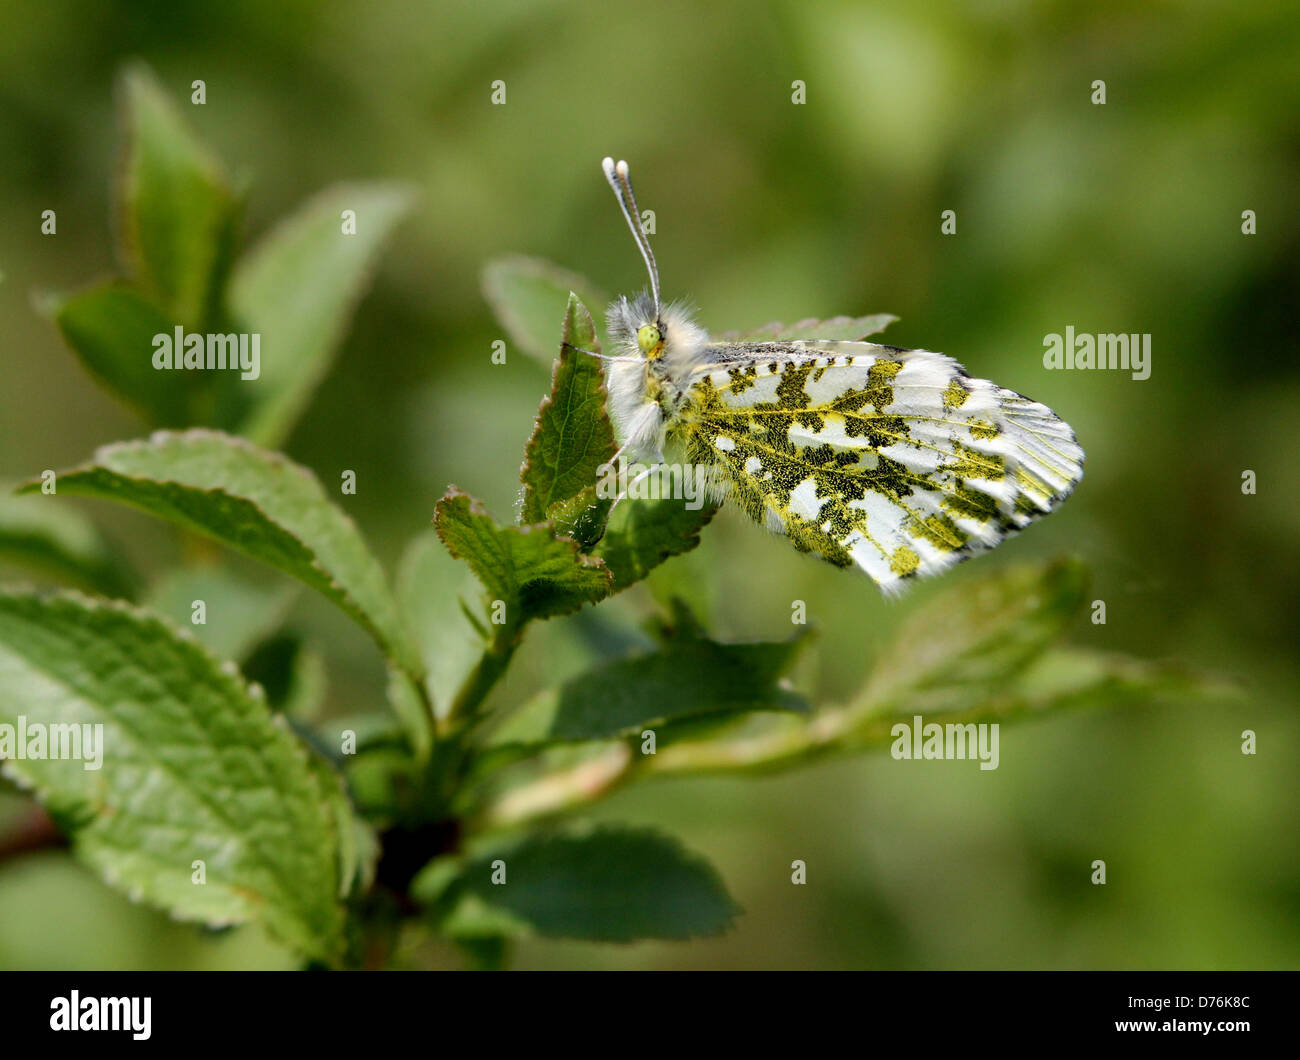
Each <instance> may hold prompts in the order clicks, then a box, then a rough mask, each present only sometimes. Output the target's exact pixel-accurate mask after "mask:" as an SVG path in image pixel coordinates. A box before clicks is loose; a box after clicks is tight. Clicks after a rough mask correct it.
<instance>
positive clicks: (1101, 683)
mask: <svg viewBox="0 0 1300 1060" xmlns="http://www.w3.org/2000/svg"><path fill="white" fill-rule="evenodd" d="M1235 691H1236V690H1235V689H1234V688H1233V687H1232V686H1230V685H1226V684H1224V683H1223V682H1221V681H1219V680H1217V679H1215V678H1212V677H1209V676H1207V675H1204V674H1197V673H1195V672H1193V671H1190V670H1188V669H1187V668H1185V667H1183V666H1181V665H1178V664H1173V663H1163V662H1149V661H1146V660H1143V659H1133V658H1130V657H1128V656H1124V655H1117V654H1111V653H1106V652H1096V651H1091V650H1087V649H1082V648H1069V647H1067V648H1055V649H1051V650H1048V651H1047V652H1045V653H1043V654H1042V655H1040V656H1039V657H1038V658H1036V659H1034V660H1033V661H1032V662H1031V663H1030V664H1029V665H1028V666H1027V667H1025V668H1024V669H1023V670H1022V671H1021V672H1020V673H1019V674H1018V675H1017V676H1016V677H1015V678H1014V679H1013V680H1010V681H1008V682H1007V683H1006V684H1005V685H1002V686H1000V687H993V688H990V689H988V690H987V692H986V694H984V695H982V696H975V697H972V698H970V699H967V700H965V701H958V700H950V701H948V704H947V709H936V708H933V707H926V708H922V707H920V706H918V707H916V708H915V709H913V708H912V707H910V706H904V705H900V706H899V708H898V709H897V710H895V711H891V712H887V713H874V714H871V715H869V716H868V717H866V718H859V719H858V720H857V721H856V722H855V724H854V726H853V730H852V731H851V732H850V733H849V734H847V736H846V739H845V743H844V746H845V749H853V750H860V749H864V748H868V747H873V746H886V745H888V744H889V743H890V742H891V741H892V740H893V735H892V733H891V729H892V727H893V726H894V725H895V724H897V723H898V722H899V721H900V720H908V721H910V719H911V717H912V716H913V714H922V716H923V717H924V719H925V720H926V721H927V722H928V721H932V720H933V721H942V722H943V723H945V724H947V723H950V722H955V723H958V724H968V723H972V722H973V723H976V724H980V723H985V722H1003V721H1014V720H1017V719H1019V718H1022V717H1028V716H1033V715H1045V714H1051V713H1056V712H1057V711H1061V710H1070V709H1075V708H1088V707H1115V706H1120V705H1122V704H1125V703H1139V702H1144V701H1147V700H1150V699H1152V698H1154V697H1159V696H1177V697H1179V698H1180V699H1182V700H1186V699H1187V698H1189V697H1192V696H1197V697H1201V696H1213V695H1231V694H1234V693H1235Z"/></svg>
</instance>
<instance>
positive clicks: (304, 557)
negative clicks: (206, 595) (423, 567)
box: [24, 430, 421, 675]
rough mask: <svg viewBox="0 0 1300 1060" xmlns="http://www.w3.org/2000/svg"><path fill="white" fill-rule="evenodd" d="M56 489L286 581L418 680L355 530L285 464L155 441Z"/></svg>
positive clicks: (259, 454) (246, 448)
mask: <svg viewBox="0 0 1300 1060" xmlns="http://www.w3.org/2000/svg"><path fill="white" fill-rule="evenodd" d="M57 482H58V489H59V491H60V492H61V493H69V494H81V495H84V496H90V497H100V498H103V499H105V500H112V501H117V502H119V503H122V504H128V505H130V506H132V507H135V508H139V509H141V510H142V511H146V512H148V513H149V514H151V515H155V516H158V517H159V518H162V519H168V520H170V521H172V522H174V523H178V524H179V525H181V526H185V527H188V528H189V529H191V530H197V531H198V532H199V533H202V534H206V535H208V536H209V537H213V538H215V539H216V540H218V541H220V542H222V543H223V544H226V545H229V546H230V547H231V548H234V549H237V550H238V551H240V552H243V553H244V554H245V555H248V556H252V557H253V558H254V559H257V560H261V561H262V562H263V563H267V564H269V565H270V566H272V567H276V568H278V569H279V570H282V571H284V572H286V573H288V574H292V575H293V576H294V577H296V578H298V579H299V580H301V581H303V582H305V583H306V584H307V585H310V586H311V587H312V588H314V589H317V590H318V591H320V592H321V593H323V594H324V595H325V596H327V597H328V598H329V599H330V600H332V601H334V602H335V603H336V604H338V605H339V607H341V608H342V609H343V610H344V611H346V612H347V613H348V614H349V615H351V616H352V617H353V618H354V619H356V620H357V621H358V622H359V623H360V624H361V625H362V626H363V627H364V628H365V629H367V630H368V631H369V632H370V633H371V634H372V635H373V636H374V638H375V639H376V641H378V642H379V645H380V647H381V648H382V649H383V650H384V651H385V653H386V654H387V655H388V656H389V657H390V658H392V659H394V660H395V661H396V663H397V665H399V666H402V667H403V668H405V669H407V670H408V671H410V672H411V673H412V674H416V675H419V674H420V670H421V667H420V662H419V659H418V656H417V655H416V654H415V651H414V648H412V647H411V645H410V644H409V642H408V640H407V637H406V632H405V629H404V628H403V626H402V625H401V622H400V620H399V618H398V615H397V605H396V604H395V603H394V601H393V598H392V595H391V594H390V592H389V589H388V584H387V579H386V578H385V576H384V572H383V569H382V568H381V567H380V566H379V563H378V561H376V560H375V558H374V556H373V555H371V553H370V550H369V548H368V547H367V546H366V543H365V540H364V539H363V538H362V536H361V534H360V532H359V531H358V530H357V528H356V525H355V524H354V523H353V522H352V520H351V519H350V518H348V516H347V515H345V514H344V513H343V512H342V511H341V510H339V509H338V508H337V507H336V506H335V505H334V504H333V503H331V501H330V500H329V498H328V497H327V496H326V495H325V491H324V490H323V489H322V488H321V485H320V483H319V482H318V481H317V480H316V478H315V476H314V475H312V474H311V472H309V471H308V470H307V469H306V468H303V467H301V466H299V465H297V464H295V463H293V462H292V461H290V460H288V459H287V458H285V457H284V456H281V455H280V454H278V453H270V452H267V451H266V450H263V449H258V448H257V447H256V446H254V445H251V444H250V443H248V442H246V441H244V440H243V439H242V438H232V437H230V436H229V435H224V434H220V433H217V432H215V431H204V430H194V431H186V432H184V433H170V432H164V431H160V432H158V433H156V434H155V435H154V436H153V437H152V438H151V439H150V440H149V441H147V442H145V441H141V442H122V443H118V444H115V445H108V446H104V447H102V448H101V449H99V450H97V451H96V453H95V455H94V458H93V459H92V461H91V462H90V463H89V464H85V465H82V466H81V467H76V468H72V469H71V470H68V471H62V472H59V474H58V476H57ZM37 488H38V485H37V484H32V485H29V486H26V487H24V489H26V490H27V491H28V492H32V491H34V490H35V489H37Z"/></svg>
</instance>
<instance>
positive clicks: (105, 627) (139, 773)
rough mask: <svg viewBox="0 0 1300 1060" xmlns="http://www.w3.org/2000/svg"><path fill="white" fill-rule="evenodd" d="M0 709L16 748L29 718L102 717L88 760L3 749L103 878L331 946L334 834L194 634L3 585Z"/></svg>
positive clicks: (193, 914) (167, 905)
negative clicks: (201, 877)
mask: <svg viewBox="0 0 1300 1060" xmlns="http://www.w3.org/2000/svg"><path fill="white" fill-rule="evenodd" d="M0 718H2V719H3V721H4V722H5V723H6V724H7V725H10V726H14V727H15V730H16V728H17V727H18V726H19V725H22V726H24V729H25V732H26V734H27V736H28V744H27V749H28V750H31V748H32V745H31V742H30V741H31V738H32V737H31V734H32V733H33V732H34V731H36V730H35V729H34V728H33V727H34V726H38V725H39V726H44V727H49V726H54V725H65V726H67V725H70V726H77V728H75V729H71V730H62V731H64V732H66V733H69V734H70V733H72V732H76V733H81V734H84V732H85V731H86V730H84V729H83V728H81V726H86V725H90V726H102V729H99V730H95V729H91V730H89V731H90V732H91V733H92V734H94V733H95V732H99V733H100V736H99V737H98V738H97V739H95V740H94V746H95V747H96V748H97V749H98V750H96V751H95V753H94V754H90V755H87V751H88V750H89V748H90V746H91V744H90V743H86V744H83V745H82V748H81V753H82V755H83V756H85V758H84V760H78V759H76V758H71V757H67V756H66V755H65V756H63V757H58V758H55V757H51V756H49V755H48V752H49V751H50V750H51V749H52V748H51V747H48V746H47V748H46V751H47V756H46V757H42V758H37V757H26V756H23V757H19V754H18V750H17V745H15V746H14V747H13V748H12V749H11V748H8V747H6V748H5V749H4V755H5V757H6V758H7V759H8V761H6V762H5V766H4V768H5V771H6V773H7V774H8V775H9V776H10V777H12V778H14V779H16V780H17V781H19V782H20V783H21V784H23V785H24V786H27V787H30V788H33V789H34V790H35V792H36V794H37V796H38V797H39V798H40V799H41V801H42V802H43V803H44V804H45V806H46V808H47V809H48V810H49V811H50V813H51V814H52V815H53V816H54V818H55V820H56V821H57V822H58V823H59V825H60V827H61V828H62V829H63V830H64V831H65V832H66V833H67V834H68V835H69V836H70V838H71V840H72V844H73V848H74V850H75V852H76V853H77V855H78V856H79V857H81V858H82V859H83V860H84V861H86V862H87V863H88V864H90V865H91V866H92V867H93V868H94V869H95V870H96V871H97V872H99V873H100V874H101V875H103V876H104V877H105V878H106V879H107V880H108V881H109V882H110V883H112V884H113V885H114V886H117V887H119V888H121V889H123V890H125V891H126V892H127V893H128V894H131V895H133V896H137V897H140V898H143V899H145V900H146V901H149V902H151V903H152V904H155V905H158V906H161V907H162V908H164V909H167V910H169V911H170V912H171V913H172V914H173V915H175V916H177V917H180V918H182V919H188V920H199V921H202V922H204V923H207V924H213V925H219V924H233V923H243V922H247V921H258V922H260V923H262V924H263V925H265V926H266V927H267V928H268V929H269V930H270V931H272V932H273V933H274V934H275V935H277V936H278V937H280V938H281V939H283V940H284V941H286V942H288V943H289V944H291V945H292V946H294V947H296V948H297V949H298V950H300V951H301V952H303V953H304V954H307V955H309V956H312V957H315V958H318V959H320V960H324V961H336V960H337V959H338V958H339V956H340V955H341V951H342V927H343V918H342V912H341V909H340V907H339V905H338V902H337V898H336V896H337V894H338V891H339V879H338V870H337V865H336V859H337V857H338V836H337V834H336V831H335V822H334V818H333V816H332V815H331V813H330V811H329V809H328V808H327V807H326V805H325V804H324V800H323V799H322V797H321V788H320V786H319V784H318V782H317V780H316V778H315V777H314V776H313V773H312V769H311V766H310V765H309V759H308V756H307V752H306V750H305V749H304V748H303V747H302V746H301V745H300V744H299V743H298V742H297V741H296V740H295V739H294V738H293V737H292V735H291V734H290V733H289V732H288V731H286V729H285V728H284V727H283V726H281V725H277V724H276V723H275V722H274V720H273V719H272V716H271V713H270V711H269V710H268V709H267V706H266V704H265V702H264V701H263V700H262V699H261V698H260V696H258V695H256V694H254V693H252V692H250V690H249V689H248V688H247V686H246V685H245V684H244V682H243V680H242V679H241V678H240V677H239V674H238V672H237V671H236V670H235V669H234V668H233V667H231V666H229V664H225V665H223V664H220V663H218V661H217V660H216V659H215V658H214V657H213V656H212V655H210V654H209V653H208V652H207V650H206V649H204V648H203V647H201V646H200V645H199V644H198V642H197V641H195V640H193V639H190V638H182V637H180V636H178V635H177V634H176V633H175V632H174V631H173V630H172V629H171V628H170V627H169V626H168V625H167V624H165V623H164V622H163V621H161V620H160V619H158V618H155V617H153V616H152V615H150V614H149V613H147V612H145V611H140V610H137V609H135V608H133V607H130V606H129V605H126V604H109V603H102V602H96V601H92V600H88V599H86V598H84V597H80V596H77V595H75V594H59V595H55V596H48V597H41V596H37V595H34V594H30V593H20V592H0ZM10 731H14V730H10ZM44 731H47V732H49V733H51V734H53V733H55V732H57V731H60V730H54V729H46V730H44ZM51 738H52V735H51ZM75 747H76V745H75V743H74V744H72V748H73V749H74V750H75ZM96 758H98V759H99V764H98V768H89V769H88V768H85V767H86V766H92V765H94V764H95V760H96ZM195 861H202V862H203V863H204V866H205V873H206V881H207V882H206V883H204V884H202V885H200V884H196V883H193V882H191V878H192V874H193V873H194V872H195V866H194V864H193V863H194V862H195Z"/></svg>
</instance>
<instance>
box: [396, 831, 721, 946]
mask: <svg viewBox="0 0 1300 1060" xmlns="http://www.w3.org/2000/svg"><path fill="white" fill-rule="evenodd" d="M497 862H504V866H500V865H499V864H498V865H494V863H497ZM494 872H504V873H505V882H504V883H493V882H492V879H493V874H494ZM499 878H500V876H498V879H499ZM414 891H415V894H416V895H417V897H418V898H419V899H420V900H421V901H423V902H425V903H426V904H428V905H429V906H430V907H431V909H430V912H431V915H432V916H433V917H434V919H435V921H436V923H437V924H438V926H439V928H440V929H441V930H442V931H444V932H445V933H447V934H449V935H452V936H458V937H476V936H493V935H502V934H505V935H532V934H536V935H542V936H548V937H554V938H573V939H587V940H590V941H593V942H632V941H635V940H636V939H650V938H655V939H688V938H695V937H698V936H701V935H714V934H718V933H720V932H722V931H725V930H726V929H727V927H728V926H729V925H730V924H731V921H732V920H733V919H734V918H735V917H736V915H737V914H738V913H739V912H740V909H739V907H738V906H737V905H736V903H735V902H734V901H733V900H732V898H731V897H730V895H728V894H727V890H726V887H725V885H724V884H723V882H722V880H721V878H720V877H719V876H718V874H717V872H716V871H715V870H714V869H713V867H712V866H711V865H709V864H708V862H706V861H704V860H703V859H702V858H701V857H699V855H697V854H694V853H691V852H690V851H688V850H686V849H685V848H684V847H683V846H682V845H681V844H680V843H679V842H678V841H677V840H675V839H673V838H671V837H669V836H666V835H663V834H662V833H660V832H657V831H655V830H653V829H649V828H631V827H615V826H603V827H599V828H595V829H592V830H587V831H569V832H562V833H552V834H541V835H532V836H527V837H524V838H522V839H515V840H507V839H500V840H494V841H491V842H487V843H484V844H481V846H480V849H478V850H477V851H475V853H474V854H473V856H470V857H466V858H463V859H455V860H453V859H447V860H445V861H442V862H435V863H434V864H432V865H431V866H429V867H428V868H427V869H426V870H425V872H424V873H423V874H422V875H421V876H420V877H419V878H417V880H416V883H415V888H414Z"/></svg>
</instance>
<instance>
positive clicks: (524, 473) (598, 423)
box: [519, 294, 615, 523]
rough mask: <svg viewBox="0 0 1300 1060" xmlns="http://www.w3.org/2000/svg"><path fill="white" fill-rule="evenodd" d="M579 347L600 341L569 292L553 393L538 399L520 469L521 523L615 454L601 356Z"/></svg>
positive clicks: (577, 488)
mask: <svg viewBox="0 0 1300 1060" xmlns="http://www.w3.org/2000/svg"><path fill="white" fill-rule="evenodd" d="M579 350H591V351H592V352H594V353H599V352H600V344H599V343H598V342H597V341H596V329H595V327H594V325H593V324H592V322H591V315H590V314H589V313H588V312H587V307H586V306H584V305H583V304H582V302H581V301H579V299H578V296H577V295H576V294H575V295H570V296H569V303H568V310H567V311H566V313H565V315H564V332H563V338H562V340H561V346H560V359H559V360H558V361H557V362H556V364H555V370H554V372H553V373H552V376H551V392H550V394H548V395H547V396H546V397H544V398H543V399H542V405H541V408H540V409H538V411H537V422H536V424H535V425H534V426H533V434H532V437H531V438H529V439H528V445H527V447H526V448H525V449H524V465H523V467H522V468H521V469H520V472H519V478H520V481H521V482H522V483H523V487H524V491H523V506H522V508H521V510H520V514H519V520H520V522H522V523H539V522H541V521H542V520H543V519H545V518H546V513H547V511H548V510H549V509H550V508H551V506H552V505H554V504H557V503H559V502H561V501H564V500H567V499H568V498H570V497H573V496H574V495H575V494H577V493H580V492H582V491H583V490H584V489H586V488H587V487H588V486H590V485H591V484H592V483H593V482H595V481H596V478H597V472H598V471H599V469H600V468H601V467H603V466H604V464H605V463H606V461H608V460H609V458H610V457H611V456H613V455H614V450H615V445H614V428H613V426H612V425H611V424H610V422H609V416H608V415H607V414H606V412H605V373H604V370H603V369H602V368H601V363H600V361H599V359H597V358H595V357H589V356H587V355H586V354H583V353H579V352H578V351H579Z"/></svg>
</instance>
